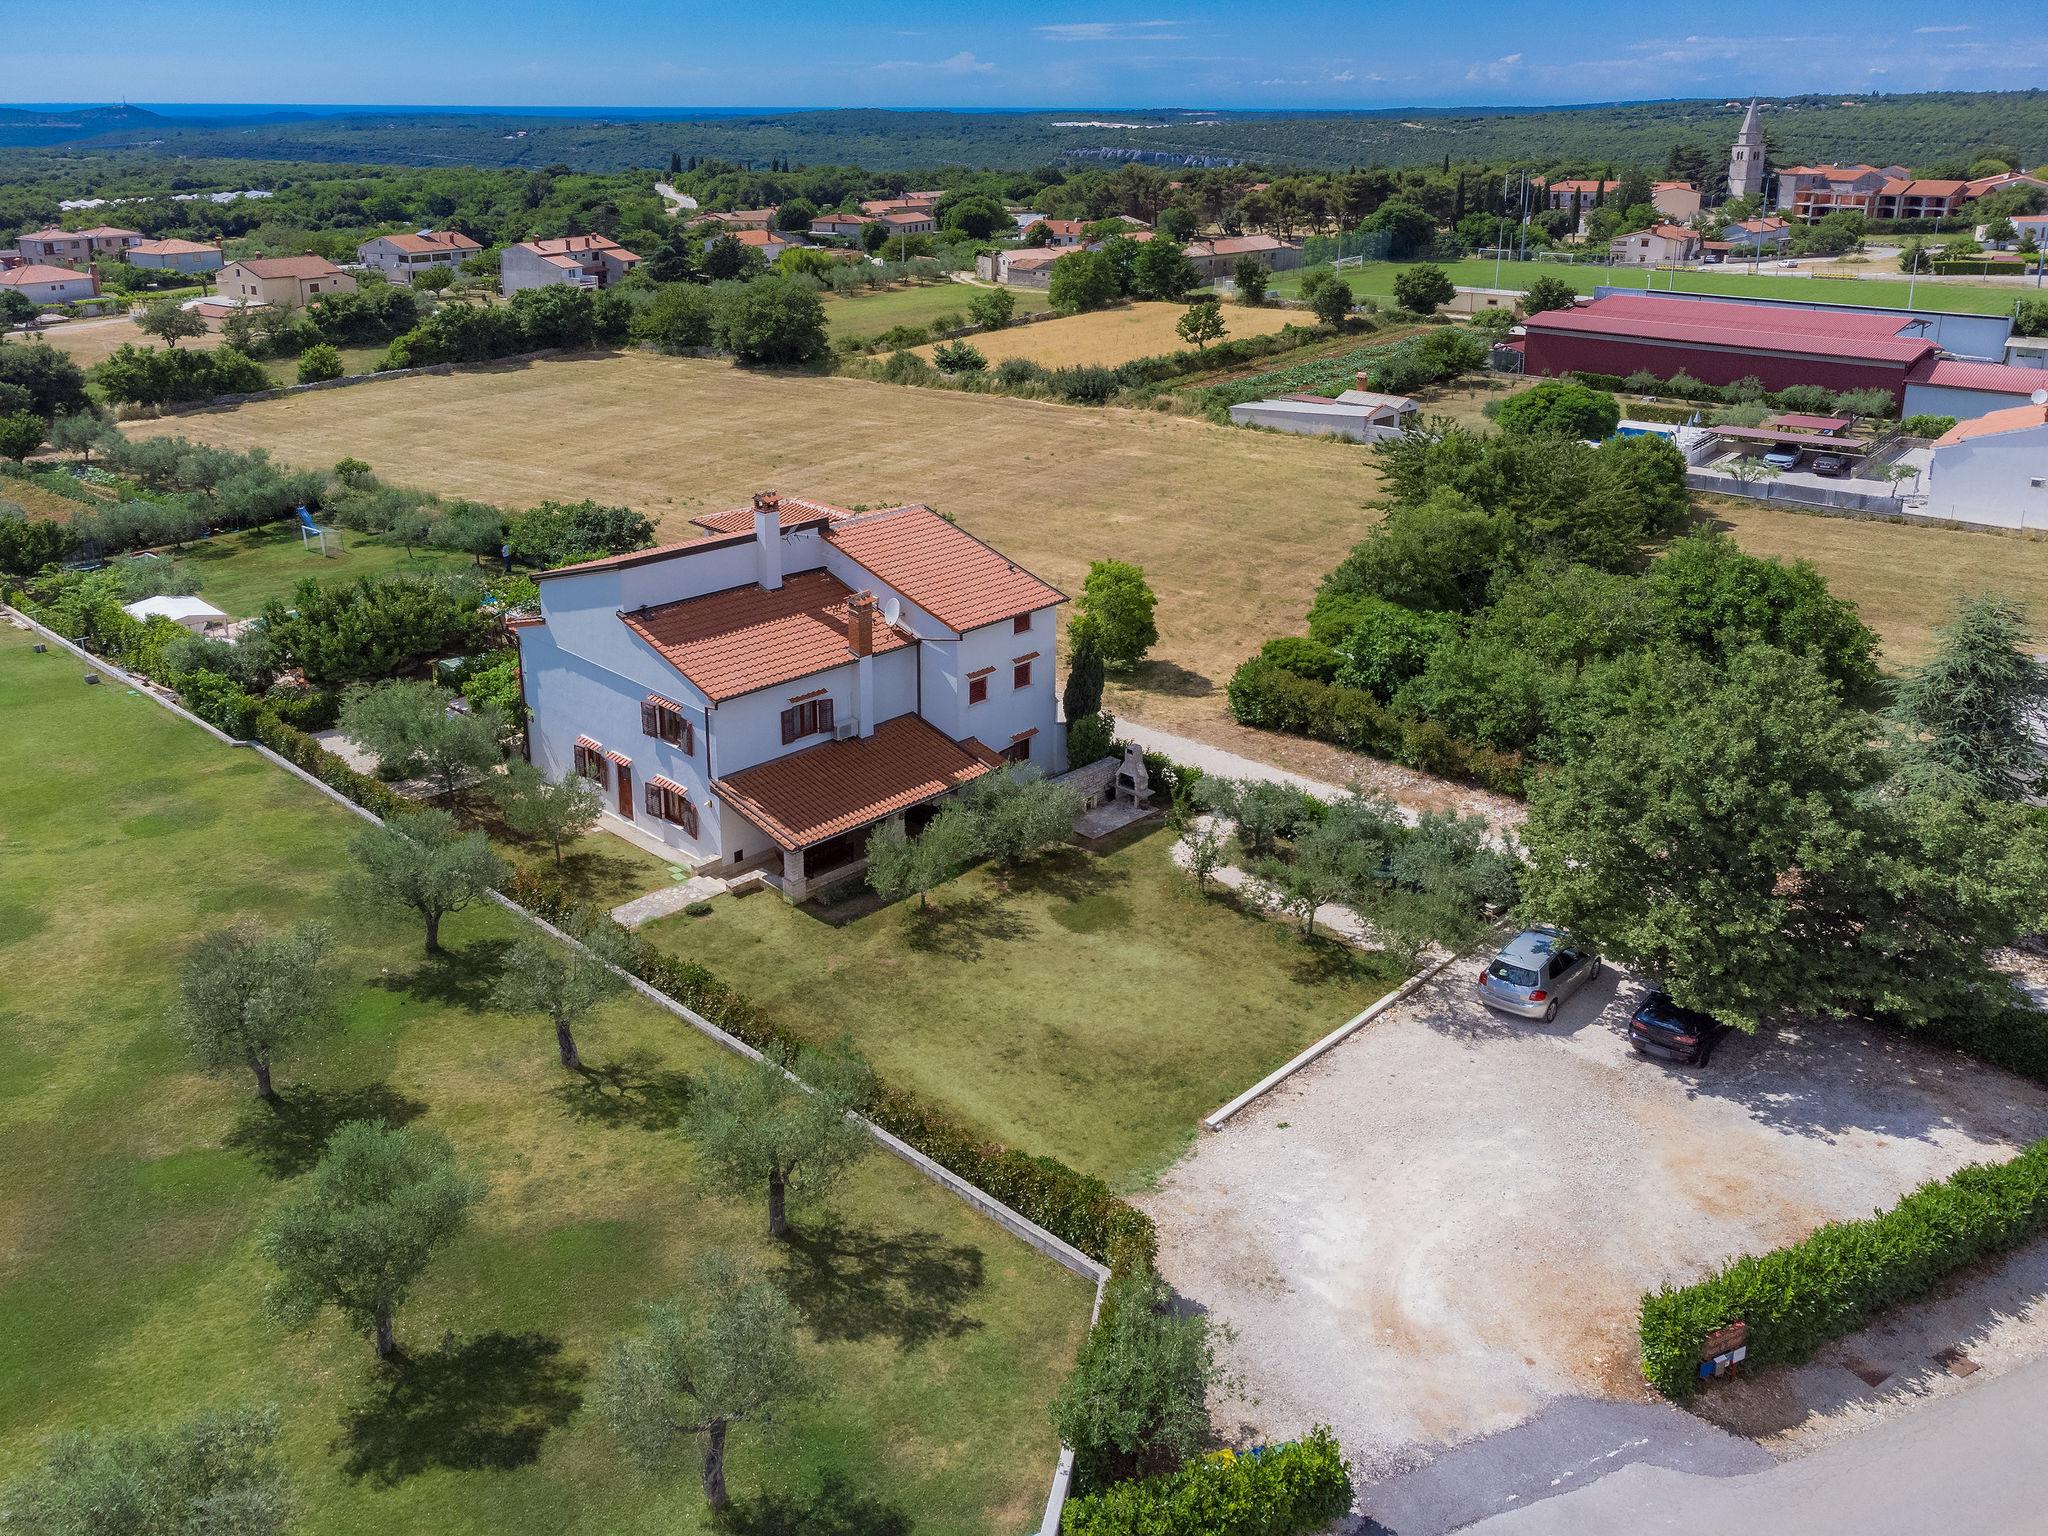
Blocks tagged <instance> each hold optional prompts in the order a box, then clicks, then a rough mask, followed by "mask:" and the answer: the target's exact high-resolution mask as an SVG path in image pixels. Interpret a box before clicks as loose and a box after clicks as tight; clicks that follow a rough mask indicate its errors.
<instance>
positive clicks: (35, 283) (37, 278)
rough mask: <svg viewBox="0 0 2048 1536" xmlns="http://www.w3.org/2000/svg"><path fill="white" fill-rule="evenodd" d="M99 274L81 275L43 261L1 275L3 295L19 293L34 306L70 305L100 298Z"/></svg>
mask: <svg viewBox="0 0 2048 1536" xmlns="http://www.w3.org/2000/svg"><path fill="white" fill-rule="evenodd" d="M99 291H100V277H99V274H98V273H97V272H77V271H74V270H72V269H71V268H70V267H52V266H48V265H46V264H45V263H43V262H40V261H32V262H24V263H23V264H22V265H21V266H18V267H9V268H7V269H6V270H5V271H0V293H18V294H20V295H21V296H22V297H23V298H25V299H27V300H28V301H29V302H30V303H31V304H69V303H72V302H74V301H75V300H78V299H92V298H97V297H98V296H99Z"/></svg>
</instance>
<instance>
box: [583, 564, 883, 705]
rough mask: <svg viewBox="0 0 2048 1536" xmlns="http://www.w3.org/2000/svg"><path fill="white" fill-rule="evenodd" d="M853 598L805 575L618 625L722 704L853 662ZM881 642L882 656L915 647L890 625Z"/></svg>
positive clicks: (840, 586)
mask: <svg viewBox="0 0 2048 1536" xmlns="http://www.w3.org/2000/svg"><path fill="white" fill-rule="evenodd" d="M849 595H850V592H849V589H848V587H847V586H846V584H845V583H844V582H842V581H840V580H839V579H838V578H837V577H836V576H833V575H831V574H830V573H829V572H826V571H800V572H798V573H797V574H796V575H794V576H791V577H789V578H788V579H787V580H785V581H784V582H783V584H782V585H781V586H780V587H778V588H776V589H775V590H774V591H772V592H771V591H768V590H767V589H766V588H763V587H759V586H745V587H730V588H728V589H727V590H725V591H723V592H713V593H710V594H709V595H707V596H704V597H689V598H684V599H683V600H682V601H681V602H675V603H663V604H662V605H661V606H660V607H658V608H641V609H637V610H636V611H634V612H632V613H625V614H621V615H619V617H620V620H621V622H623V623H624V624H625V626H626V627H627V628H628V629H630V630H632V631H633V633H634V634H636V635H638V636H639V637H640V638H641V639H643V640H645V641H646V642H647V643H648V644H649V645H651V646H653V647H654V648H655V649H656V650H657V651H659V652H661V654H662V656H663V657H664V658H665V659H666V660H667V661H668V664H669V665H670V666H672V667H674V668H675V669H676V670H677V671H678V672H680V673H682V674H683V676H685V677H687V678H688V679H689V680H690V681H691V682H693V683H695V684H696V685H697V687H698V688H699V689H700V690H701V691H702V692H703V694H704V696H705V697H706V698H708V699H711V700H713V701H714V702H716V701H718V700H721V699H732V698H738V697H739V696H740V695H741V694H744V693H753V692H754V691H755V690H757V689H760V688H772V687H774V686H775V685H776V684H777V683H786V682H789V681H790V680H792V679H793V678H799V677H809V676H811V675H812V674H813V673H816V672H823V671H825V670H827V669H828V668H831V667H838V666H844V665H845V664H846V663H847V662H850V661H852V660H853V659H854V656H853V648H852V646H851V645H849V644H848V642H847V629H846V625H847V618H846V599H847V597H848V596H849ZM874 637H875V652H876V654H878V655H879V654H881V653H883V652H885V651H894V650H900V649H901V648H902V647H904V646H906V645H908V644H910V642H909V641H908V640H906V639H905V638H904V637H903V636H902V635H900V634H898V633H897V632H896V631H895V630H893V629H891V628H890V627H889V626H888V625H886V624H879V623H878V624H876V625H875V626H874Z"/></svg>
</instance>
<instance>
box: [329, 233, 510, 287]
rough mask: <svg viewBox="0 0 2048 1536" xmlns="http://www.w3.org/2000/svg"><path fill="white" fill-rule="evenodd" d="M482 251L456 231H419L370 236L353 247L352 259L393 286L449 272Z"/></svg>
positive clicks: (477, 245) (479, 246)
mask: <svg viewBox="0 0 2048 1536" xmlns="http://www.w3.org/2000/svg"><path fill="white" fill-rule="evenodd" d="M482 249H483V247H482V246H481V245H479V244H477V242H476V241H474V240H472V239H470V238H469V236H467V235H465V234H463V233H462V231H461V230H459V229H422V230H419V231H416V232H415V233H413V234H409V235H408V234H398V235H374V236H372V237H371V238H370V239H368V240H365V241H364V242H363V243H362V244H361V245H359V246H357V247H356V259H357V260H358V261H360V262H361V263H362V264H363V265H364V266H366V267H374V268H376V270H377V271H379V272H382V273H383V274H384V275H385V276H386V277H388V278H390V279H391V281H392V282H394V283H404V284H406V285H407V286H410V285H411V283H412V280H413V278H414V277H416V276H417V275H418V274H420V273H422V272H426V271H430V270H432V269H434V268H436V267H438V268H441V269H442V270H444V271H449V272H453V271H454V270H456V269H457V268H458V267H460V266H461V265H462V263H463V261H464V260H465V259H466V258H467V257H470V256H473V255H475V254H476V253H477V252H478V251H480V250H482Z"/></svg>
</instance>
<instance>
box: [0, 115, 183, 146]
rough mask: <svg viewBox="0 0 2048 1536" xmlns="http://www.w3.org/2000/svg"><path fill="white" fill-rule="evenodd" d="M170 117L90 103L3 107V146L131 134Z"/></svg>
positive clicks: (0, 119)
mask: <svg viewBox="0 0 2048 1536" xmlns="http://www.w3.org/2000/svg"><path fill="white" fill-rule="evenodd" d="M167 121H169V119H167V118H162V117H159V116H157V115H156V113H154V112H146V111H144V110H143V109H142V108H141V107H88V108H86V109H85V110H83V111H79V112H34V111H29V110H27V109H25V108H22V107H0V146H4V147H8V148H38V147H41V146H44V145H49V144H70V143H74V142H76V141H78V140H80V139H92V138H96V137H98V136H100V135H103V134H108V133H120V134H122V135H124V136H125V135H129V134H133V133H135V132H136V131H137V130H140V129H152V128H153V127H154V125H158V124H162V123H165V122H167Z"/></svg>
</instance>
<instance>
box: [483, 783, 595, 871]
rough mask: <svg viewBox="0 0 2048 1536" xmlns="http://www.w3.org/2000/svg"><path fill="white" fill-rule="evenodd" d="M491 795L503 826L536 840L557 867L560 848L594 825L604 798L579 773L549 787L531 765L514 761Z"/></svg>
mask: <svg viewBox="0 0 2048 1536" xmlns="http://www.w3.org/2000/svg"><path fill="white" fill-rule="evenodd" d="M492 794H493V795H494V797H495V798H496V800H497V802H498V810H499V812H500V814H502V815H503V816H504V818H505V825H506V826H508V827H510V828H511V829H512V830H513V831H514V832H515V833H517V834H518V835H519V836H521V837H531V838H537V839H539V840H540V841H542V842H544V843H546V844H548V846H550V847H551V848H553V849H554V850H555V866H556V867H557V868H560V867H561V863H562V844H563V843H565V842H568V841H569V840H571V839H572V838H578V837H581V836H582V835H583V834H584V833H586V832H588V831H589V830H590V829H591V828H592V827H594V826H596V825H597V818H598V816H599V815H600V814H601V813H602V812H603V810H604V795H603V793H602V792H601V791H600V790H599V789H598V787H597V786H596V785H595V784H593V783H591V782H590V780H588V779H586V778H584V777H583V775H582V774H580V773H570V774H564V775H563V776H562V777H561V779H559V780H558V781H557V782H555V783H553V784H550V783H549V782H548V781H547V779H546V777H545V776H544V775H543V774H542V773H541V772H540V770H539V769H537V768H535V767H534V766H533V765H532V764H531V763H529V762H526V761H524V760H522V759H517V758H515V759H514V760H513V762H512V764H511V766H510V767H509V768H508V769H507V771H506V773H505V775H504V777H503V778H501V779H500V780H498V781H497V782H496V783H495V784H493V785H492Z"/></svg>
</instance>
